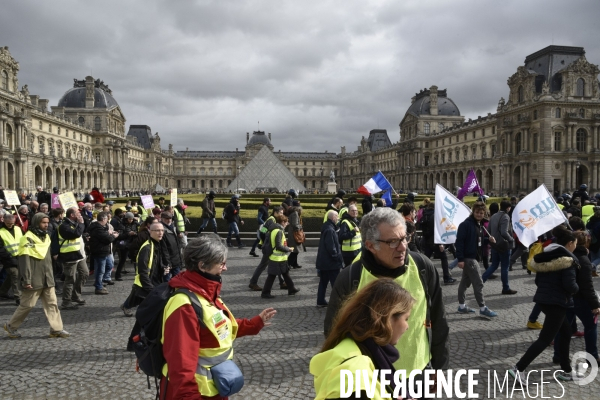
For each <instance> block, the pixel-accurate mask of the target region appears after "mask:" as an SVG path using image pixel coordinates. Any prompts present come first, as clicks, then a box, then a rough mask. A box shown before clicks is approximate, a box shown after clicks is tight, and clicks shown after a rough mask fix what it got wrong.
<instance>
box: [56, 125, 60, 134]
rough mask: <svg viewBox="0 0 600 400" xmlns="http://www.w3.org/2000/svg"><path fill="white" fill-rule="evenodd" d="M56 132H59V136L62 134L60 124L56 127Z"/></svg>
mask: <svg viewBox="0 0 600 400" xmlns="http://www.w3.org/2000/svg"><path fill="white" fill-rule="evenodd" d="M56 132H57V133H58V136H60V126H59V127H58V128H56Z"/></svg>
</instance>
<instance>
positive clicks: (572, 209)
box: [567, 206, 581, 218]
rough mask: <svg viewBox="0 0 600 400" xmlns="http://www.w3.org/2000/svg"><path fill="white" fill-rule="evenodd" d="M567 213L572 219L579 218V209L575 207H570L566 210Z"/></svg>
mask: <svg viewBox="0 0 600 400" xmlns="http://www.w3.org/2000/svg"><path fill="white" fill-rule="evenodd" d="M567 212H568V213H569V214H571V216H572V217H579V218H581V208H580V207H577V206H571V207H569V208H568V209H567Z"/></svg>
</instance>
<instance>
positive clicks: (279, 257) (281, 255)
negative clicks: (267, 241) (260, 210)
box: [269, 229, 287, 262]
mask: <svg viewBox="0 0 600 400" xmlns="http://www.w3.org/2000/svg"><path fill="white" fill-rule="evenodd" d="M277 232H281V235H282V238H281V244H283V245H284V246H286V240H285V232H284V231H283V230H281V229H273V230H272V231H271V248H272V249H273V252H272V253H271V255H270V256H269V260H271V261H276V262H281V261H286V260H287V253H286V252H284V251H279V250H277V248H276V246H275V239H276V238H277Z"/></svg>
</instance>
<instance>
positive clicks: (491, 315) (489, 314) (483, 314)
mask: <svg viewBox="0 0 600 400" xmlns="http://www.w3.org/2000/svg"><path fill="white" fill-rule="evenodd" d="M479 316H480V317H483V318H487V319H492V318H494V317H497V316H498V314H496V313H495V312H494V311H492V310H490V309H489V308H487V307H486V308H485V309H484V310H483V311H481V310H479Z"/></svg>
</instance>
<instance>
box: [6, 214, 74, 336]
mask: <svg viewBox="0 0 600 400" xmlns="http://www.w3.org/2000/svg"><path fill="white" fill-rule="evenodd" d="M49 222H50V218H49V217H48V216H47V215H45V214H42V213H38V214H35V215H34V216H33V218H32V221H31V225H30V227H29V230H28V231H27V233H25V234H24V235H23V237H21V240H20V242H19V250H18V252H17V259H18V262H19V273H20V275H21V286H22V287H23V292H22V293H21V304H20V305H19V307H17V309H16V310H15V313H14V314H13V316H12V317H11V319H10V321H8V323H6V324H4V330H5V331H6V332H8V337H9V338H19V337H21V334H20V333H19V331H18V329H19V327H20V326H21V324H22V323H23V321H25V318H27V316H28V315H29V312H31V310H32V309H33V307H35V304H36V303H37V301H38V299H39V298H40V297H41V298H42V307H43V308H44V313H45V314H46V318H47V319H48V322H49V323H50V337H61V338H64V337H69V336H70V334H69V332H67V331H65V330H64V329H63V322H62V318H61V317H60V311H59V309H58V303H57V301H56V293H55V292H54V274H53V273H52V256H51V255H50V237H49V236H48V224H49Z"/></svg>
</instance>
